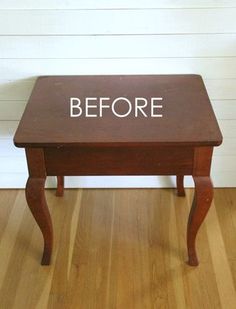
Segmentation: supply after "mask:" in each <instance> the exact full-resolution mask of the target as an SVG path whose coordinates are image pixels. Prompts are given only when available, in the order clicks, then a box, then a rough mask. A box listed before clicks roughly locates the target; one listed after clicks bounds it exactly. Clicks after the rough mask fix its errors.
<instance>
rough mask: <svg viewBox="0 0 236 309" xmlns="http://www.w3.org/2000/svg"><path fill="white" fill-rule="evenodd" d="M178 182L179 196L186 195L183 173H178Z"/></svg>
mask: <svg viewBox="0 0 236 309" xmlns="http://www.w3.org/2000/svg"><path fill="white" fill-rule="evenodd" d="M176 183H177V195H178V196H185V190H184V176H183V175H177V176H176Z"/></svg>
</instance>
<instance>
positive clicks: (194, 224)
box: [187, 176, 213, 266]
mask: <svg viewBox="0 0 236 309" xmlns="http://www.w3.org/2000/svg"><path fill="white" fill-rule="evenodd" d="M193 180H194V183H195V193H194V199H193V203H192V208H191V211H190V214H189V219H188V228H187V246H188V257H189V260H188V264H189V265H191V266H197V265H198V258H197V254H196V247H195V241H196V235H197V232H198V229H199V228H200V226H201V224H202V222H203V220H204V218H205V216H206V214H207V212H208V210H209V208H210V206H211V202H212V199H213V186H212V182H211V179H210V177H209V176H204V177H203V176H193Z"/></svg>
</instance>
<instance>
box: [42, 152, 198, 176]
mask: <svg viewBox="0 0 236 309" xmlns="http://www.w3.org/2000/svg"><path fill="white" fill-rule="evenodd" d="M193 154H194V151H193V148H190V147H183V148H177V147H145V148H144V147H143V148H141V147H114V148H106V147H81V148H78V147H76V148H75V147H67V148H46V149H45V150H44V155H45V164H46V170H47V175H68V176H69V175H71V176H73V175H158V174H159V175H160V174H161V175H174V174H178V173H180V174H185V175H187V174H191V173H192V169H193V156H194V155H193Z"/></svg>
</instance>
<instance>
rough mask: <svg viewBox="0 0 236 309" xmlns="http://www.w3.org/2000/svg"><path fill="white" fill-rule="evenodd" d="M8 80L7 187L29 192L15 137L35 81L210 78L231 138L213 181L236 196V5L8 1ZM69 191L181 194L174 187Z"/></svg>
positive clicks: (2, 159)
mask: <svg viewBox="0 0 236 309" xmlns="http://www.w3.org/2000/svg"><path fill="white" fill-rule="evenodd" d="M0 72H1V75H0V187H24V185H25V181H26V178H27V168H26V162H25V157H24V151H23V150H21V149H17V148H15V147H14V146H13V144H12V137H13V134H14V131H15V129H16V127H17V124H18V121H19V119H20V117H21V114H22V112H23V110H24V107H25V104H26V102H27V99H28V97H29V94H30V92H31V90H32V87H33V84H34V81H35V78H36V76H38V75H50V74H51V75H54V74H59V75H60V74H64V75H65V74H77V75H79V74H120V73H121V74H142V73H145V74H148V73H150V74H162V73H163V74H164V73H197V74H201V75H202V76H203V78H204V80H205V83H206V86H207V89H208V92H209V95H210V98H211V100H212V104H213V107H214V110H215V112H216V115H217V118H218V120H219V124H220V127H221V129H222V132H223V135H224V143H223V145H222V146H221V147H219V148H218V149H216V150H215V153H214V159H213V166H212V178H213V181H214V184H215V186H236V0H225V1H223V0H218V1H216V0H204V1H203V0H201V1H199V0H160V1H158V0H139V1H138V0H118V1H110V0H100V1H95V0H87V1H79V0H66V1H65V0H38V1H31V0H22V1H17V0H0ZM66 181H67V186H83V187H96V186H121V187H124V186H127V187H129V186H140V187H145V186H150V187H155V186H172V185H173V178H168V177H160V178H158V177H129V178H128V177H108V178H106V177H77V178H73V177H67V180H66ZM54 184H55V182H54V180H53V179H51V180H50V179H49V182H48V185H49V186H53V185H54ZM191 184H192V182H191V180H190V178H187V180H186V185H191Z"/></svg>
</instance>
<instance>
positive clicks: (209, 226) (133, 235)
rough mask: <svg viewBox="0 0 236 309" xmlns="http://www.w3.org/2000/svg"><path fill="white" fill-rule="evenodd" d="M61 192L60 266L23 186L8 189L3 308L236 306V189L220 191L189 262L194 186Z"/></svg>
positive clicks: (2, 200)
mask: <svg viewBox="0 0 236 309" xmlns="http://www.w3.org/2000/svg"><path fill="white" fill-rule="evenodd" d="M186 193H187V195H186V197H177V196H176V194H175V192H174V190H172V189H137V190H136V189H116V190H112V189H85V190H82V189H80V190H65V195H64V197H62V198H59V197H56V196H55V191H54V190H47V192H46V196H47V201H48V204H49V208H50V211H51V215H52V220H53V226H54V232H55V233H54V240H55V241H54V251H53V259H52V265H51V266H41V265H40V260H41V254H42V236H41V234H40V231H39V229H38V227H37V226H36V224H35V222H34V220H33V217H32V215H31V213H30V212H29V209H28V207H27V205H26V201H25V196H24V191H23V190H1V191H0V205H1V206H0V218H1V222H0V261H1V263H0V287H1V290H0V308H4V309H5V308H7V309H8V308H17V309H21V308H24V309H25V308H26V309H27V308H30V309H31V308H40V309H41V308H79V309H80V308H82V309H87V308H88V309H90V308H101V309H103V308H109V309H110V308H122V309H123V308H124V309H129V308H131V309H132V308H135V309H136V308H140V309H141V308H142V309H143V308H171V309H172V308H180V309H183V308H197V309H199V308H210V309H211V308H227V309H228V308H236V293H235V288H236V189H217V190H215V198H214V202H213V205H212V207H211V209H210V212H209V214H208V216H207V218H206V220H205V223H204V224H203V226H202V227H201V229H200V232H199V234H198V239H197V249H198V255H199V260H200V265H199V266H198V267H196V268H195V267H190V266H188V265H186V264H185V261H186V260H187V250H186V225H187V217H188V213H189V209H190V205H191V201H192V194H193V190H191V189H188V190H186Z"/></svg>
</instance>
